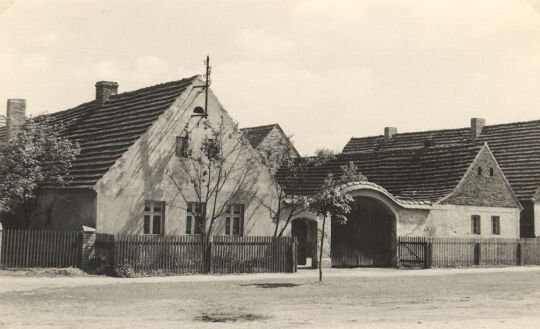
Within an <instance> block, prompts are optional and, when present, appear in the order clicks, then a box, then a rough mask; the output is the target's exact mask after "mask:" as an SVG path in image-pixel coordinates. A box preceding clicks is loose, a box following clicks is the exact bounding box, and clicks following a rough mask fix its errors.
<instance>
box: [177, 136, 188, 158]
mask: <svg viewBox="0 0 540 329" xmlns="http://www.w3.org/2000/svg"><path fill="white" fill-rule="evenodd" d="M188 149H189V137H188V136H187V135H185V136H176V144H175V145H174V153H175V155H176V157H178V158H187V157H188V156H189V152H188Z"/></svg>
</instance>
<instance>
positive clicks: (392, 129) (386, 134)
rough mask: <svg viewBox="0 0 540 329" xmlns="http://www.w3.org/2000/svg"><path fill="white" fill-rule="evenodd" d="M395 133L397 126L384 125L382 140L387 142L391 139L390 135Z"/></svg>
mask: <svg viewBox="0 0 540 329" xmlns="http://www.w3.org/2000/svg"><path fill="white" fill-rule="evenodd" d="M395 134H397V128H395V127H384V141H385V142H388V141H389V140H390V139H392V136H394V135H395Z"/></svg>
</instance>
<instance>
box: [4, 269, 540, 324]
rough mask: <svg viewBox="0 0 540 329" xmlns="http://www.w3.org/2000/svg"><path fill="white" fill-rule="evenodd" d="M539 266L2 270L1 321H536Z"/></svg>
mask: <svg viewBox="0 0 540 329" xmlns="http://www.w3.org/2000/svg"><path fill="white" fill-rule="evenodd" d="M539 323H540V268H509V269H474V270H423V271H422V270H419V271H403V270H401V271H400V270H394V269H386V270H377V269H359V270H330V271H327V275H326V278H325V281H324V282H323V283H318V282H317V281H316V272H314V271H307V272H301V273H299V274H295V275H254V276H251V275H243V276H242V275H241V276H222V277H211V276H197V277H169V278H143V279H115V278H103V277H78V278H33V277H20V276H5V275H3V276H2V273H0V327H5V328H127V327H129V328H233V327H234V328H297V327H299V328H458V327H461V328H536V327H538V325H539Z"/></svg>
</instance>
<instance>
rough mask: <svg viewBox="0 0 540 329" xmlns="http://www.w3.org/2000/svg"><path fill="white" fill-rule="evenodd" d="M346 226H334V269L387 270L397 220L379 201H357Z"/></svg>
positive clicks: (390, 260)
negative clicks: (379, 268) (357, 267)
mask: <svg viewBox="0 0 540 329" xmlns="http://www.w3.org/2000/svg"><path fill="white" fill-rule="evenodd" d="M347 217H348V220H347V223H346V224H339V223H332V241H331V244H332V246H331V249H332V265H334V266H388V265H390V264H391V262H392V250H393V242H392V237H393V236H394V234H393V231H394V222H395V218H394V215H393V214H392V213H390V211H389V210H387V209H386V208H385V207H384V206H383V205H382V204H380V203H379V201H377V200H374V199H371V198H367V197H357V198H355V201H354V204H353V205H352V209H351V213H350V214H349V215H348V216H347Z"/></svg>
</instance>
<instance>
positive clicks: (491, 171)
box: [489, 168, 495, 176]
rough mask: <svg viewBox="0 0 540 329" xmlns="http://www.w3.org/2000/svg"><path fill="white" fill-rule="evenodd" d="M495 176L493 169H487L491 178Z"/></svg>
mask: <svg viewBox="0 0 540 329" xmlns="http://www.w3.org/2000/svg"><path fill="white" fill-rule="evenodd" d="M494 174H495V170H493V168H489V175H490V176H493V175H494Z"/></svg>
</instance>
